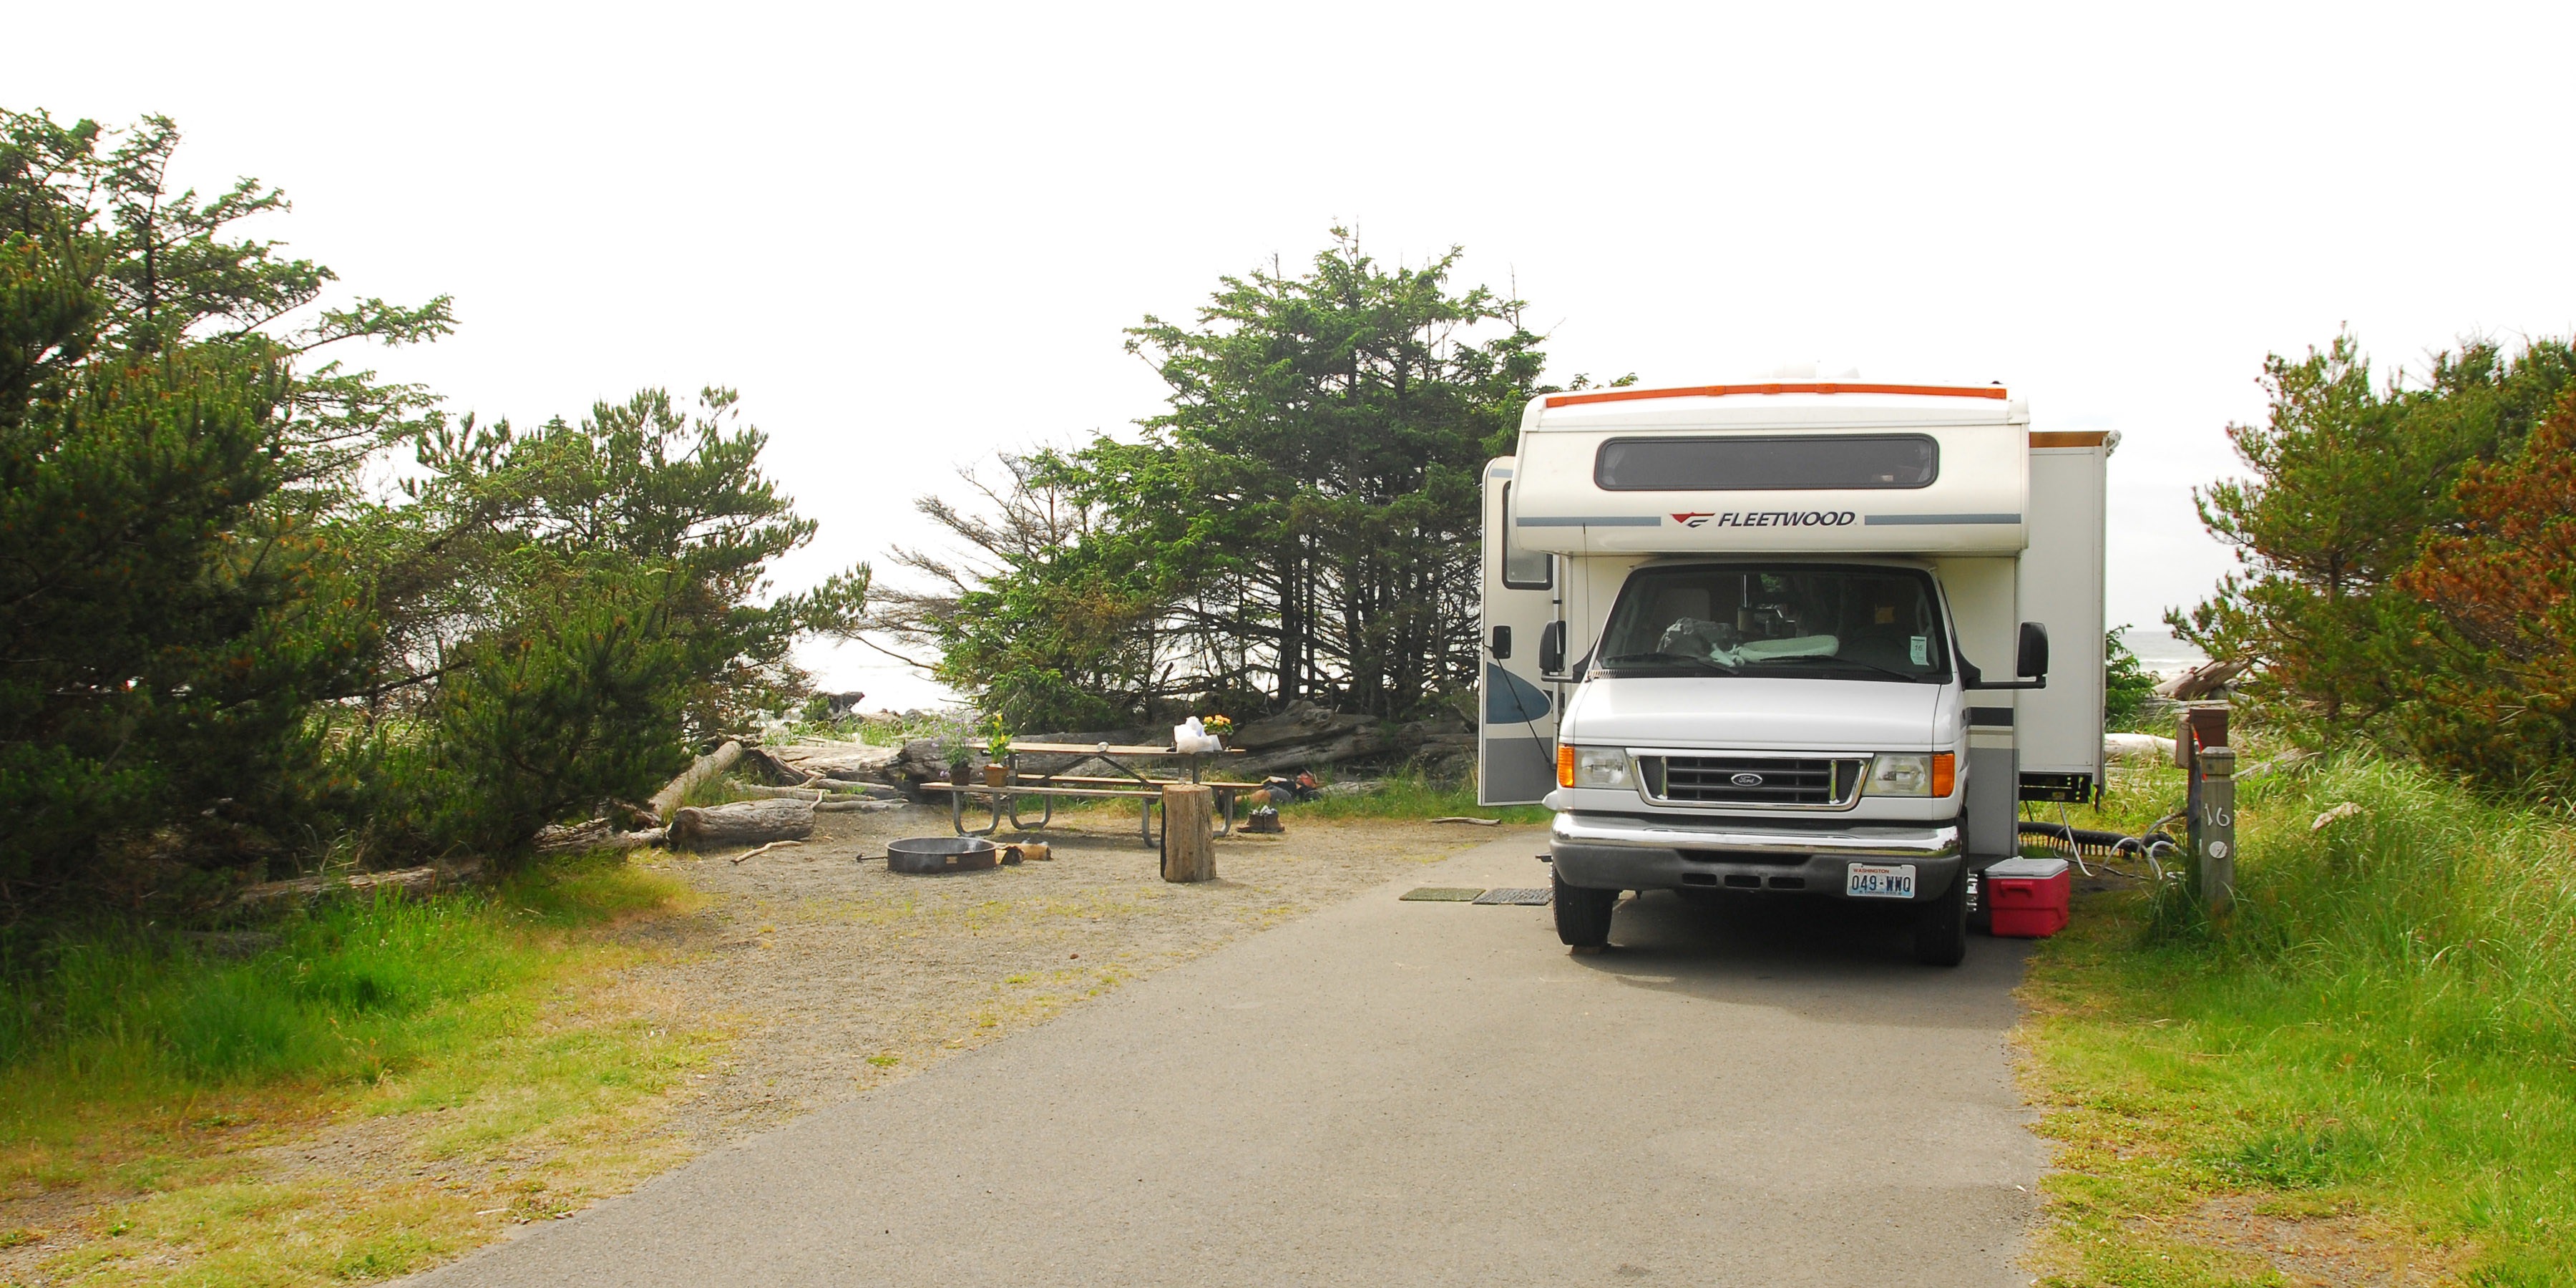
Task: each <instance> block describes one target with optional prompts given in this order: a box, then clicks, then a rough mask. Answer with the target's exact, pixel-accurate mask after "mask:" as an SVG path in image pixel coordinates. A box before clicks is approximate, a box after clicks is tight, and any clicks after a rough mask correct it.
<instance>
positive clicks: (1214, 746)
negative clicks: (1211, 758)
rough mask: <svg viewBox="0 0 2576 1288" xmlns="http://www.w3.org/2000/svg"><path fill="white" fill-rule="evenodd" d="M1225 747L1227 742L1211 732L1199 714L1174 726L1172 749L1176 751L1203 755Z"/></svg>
mask: <svg viewBox="0 0 2576 1288" xmlns="http://www.w3.org/2000/svg"><path fill="white" fill-rule="evenodd" d="M1224 749H1225V743H1224V742H1222V741H1220V740H1219V739H1218V738H1217V737H1216V735H1214V734H1211V733H1209V732H1208V731H1207V728H1206V726H1204V725H1201V724H1200V723H1199V718H1198V717H1197V716H1191V717H1190V718H1189V719H1188V720H1186V721H1184V722H1182V723H1180V724H1176V725H1173V726H1172V750H1174V751H1178V752H1185V753H1189V754H1192V755H1202V756H1203V755H1207V754H1208V753H1210V752H1216V751H1222V750H1224Z"/></svg>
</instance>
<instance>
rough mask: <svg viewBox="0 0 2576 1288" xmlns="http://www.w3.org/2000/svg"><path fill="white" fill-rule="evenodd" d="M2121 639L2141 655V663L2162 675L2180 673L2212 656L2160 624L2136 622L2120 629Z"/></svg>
mask: <svg viewBox="0 0 2576 1288" xmlns="http://www.w3.org/2000/svg"><path fill="white" fill-rule="evenodd" d="M2120 642H2121V643H2122V644H2125V645H2127V646H2128V648H2129V651H2130V652H2132V653H2135V654H2137V655H2138V663H2139V665H2141V666H2144V667H2146V668H2147V669H2148V670H2150V671H2153V672H2155V673H2156V674H2158V675H2179V674H2181V673H2182V672H2184V671H2188V670H2190V669H2191V668H2193V667H2195V666H2198V665H2200V664H2201V663H2203V662H2206V661H2208V660H2209V655H2208V654H2206V653H2203V652H2201V651H2200V650H2199V649H2196V648H2193V647H2192V646H2191V645H2189V644H2186V643H2184V642H2183V641H2181V640H2178V639H2175V638H2174V633H2173V632H2172V631H2170V630H2168V629H2166V628H2165V627H2163V626H2161V625H2159V626H2132V627H2130V628H2129V629H2127V630H2125V631H2122V632H2120Z"/></svg>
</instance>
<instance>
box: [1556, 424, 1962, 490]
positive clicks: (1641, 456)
mask: <svg viewBox="0 0 2576 1288" xmlns="http://www.w3.org/2000/svg"><path fill="white" fill-rule="evenodd" d="M1940 474H1941V445H1940V444H1939V443H1937V442H1935V441H1933V439H1932V436H1931V435H1929V434H1836V435H1831V436H1826V435H1816V434H1802V435H1798V436H1795V437H1786V436H1780V435H1764V436H1741V435H1730V436H1728V437H1725V438H1614V439H1611V440H1610V441H1609V442H1606V443H1603V444H1602V445H1601V454H1600V456H1599V457H1597V458H1596V459H1595V460H1594V462H1593V466H1592V477H1593V480H1594V481H1595V482H1597V483H1599V484H1600V485H1601V486H1602V487H1603V488H1604V489H1607V490H1609V491H1613V492H1769V491H1826V490H1831V489H1842V488H1916V487H1930V486H1931V485H1932V480H1933V479H1935V478H1938V477H1940Z"/></svg>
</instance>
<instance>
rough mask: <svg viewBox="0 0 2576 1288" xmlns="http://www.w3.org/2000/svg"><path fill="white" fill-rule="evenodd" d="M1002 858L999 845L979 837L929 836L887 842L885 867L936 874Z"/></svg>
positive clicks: (969, 869) (991, 863)
mask: <svg viewBox="0 0 2576 1288" xmlns="http://www.w3.org/2000/svg"><path fill="white" fill-rule="evenodd" d="M1001 861H1002V847H1000V846H998V845H995V844H993V843H992V842H991V841H987V840H985V839H984V838H982V837H980V836H932V837H922V838H919V839H916V840H909V841H893V842H889V843H887V845H886V868H887V870H889V871H893V872H911V873H916V874H921V875H928V876H937V875H939V874H941V873H945V872H973V871H975V870H976V869H978V868H989V867H992V866H994V865H996V864H998V863H1000V862H1001Z"/></svg>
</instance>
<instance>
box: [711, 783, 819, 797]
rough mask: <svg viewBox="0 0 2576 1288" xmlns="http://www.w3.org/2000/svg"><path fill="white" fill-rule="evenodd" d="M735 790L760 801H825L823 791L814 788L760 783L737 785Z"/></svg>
mask: <svg viewBox="0 0 2576 1288" xmlns="http://www.w3.org/2000/svg"><path fill="white" fill-rule="evenodd" d="M733 789H734V790H735V791H737V792H740V793H742V794H743V795H745V796H749V797H753V798H755V799H759V800H775V801H819V800H821V799H823V793H822V791H821V790H820V789H817V788H812V787H768V786H764V785H762V784H759V783H736V784H734V788H733Z"/></svg>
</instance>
